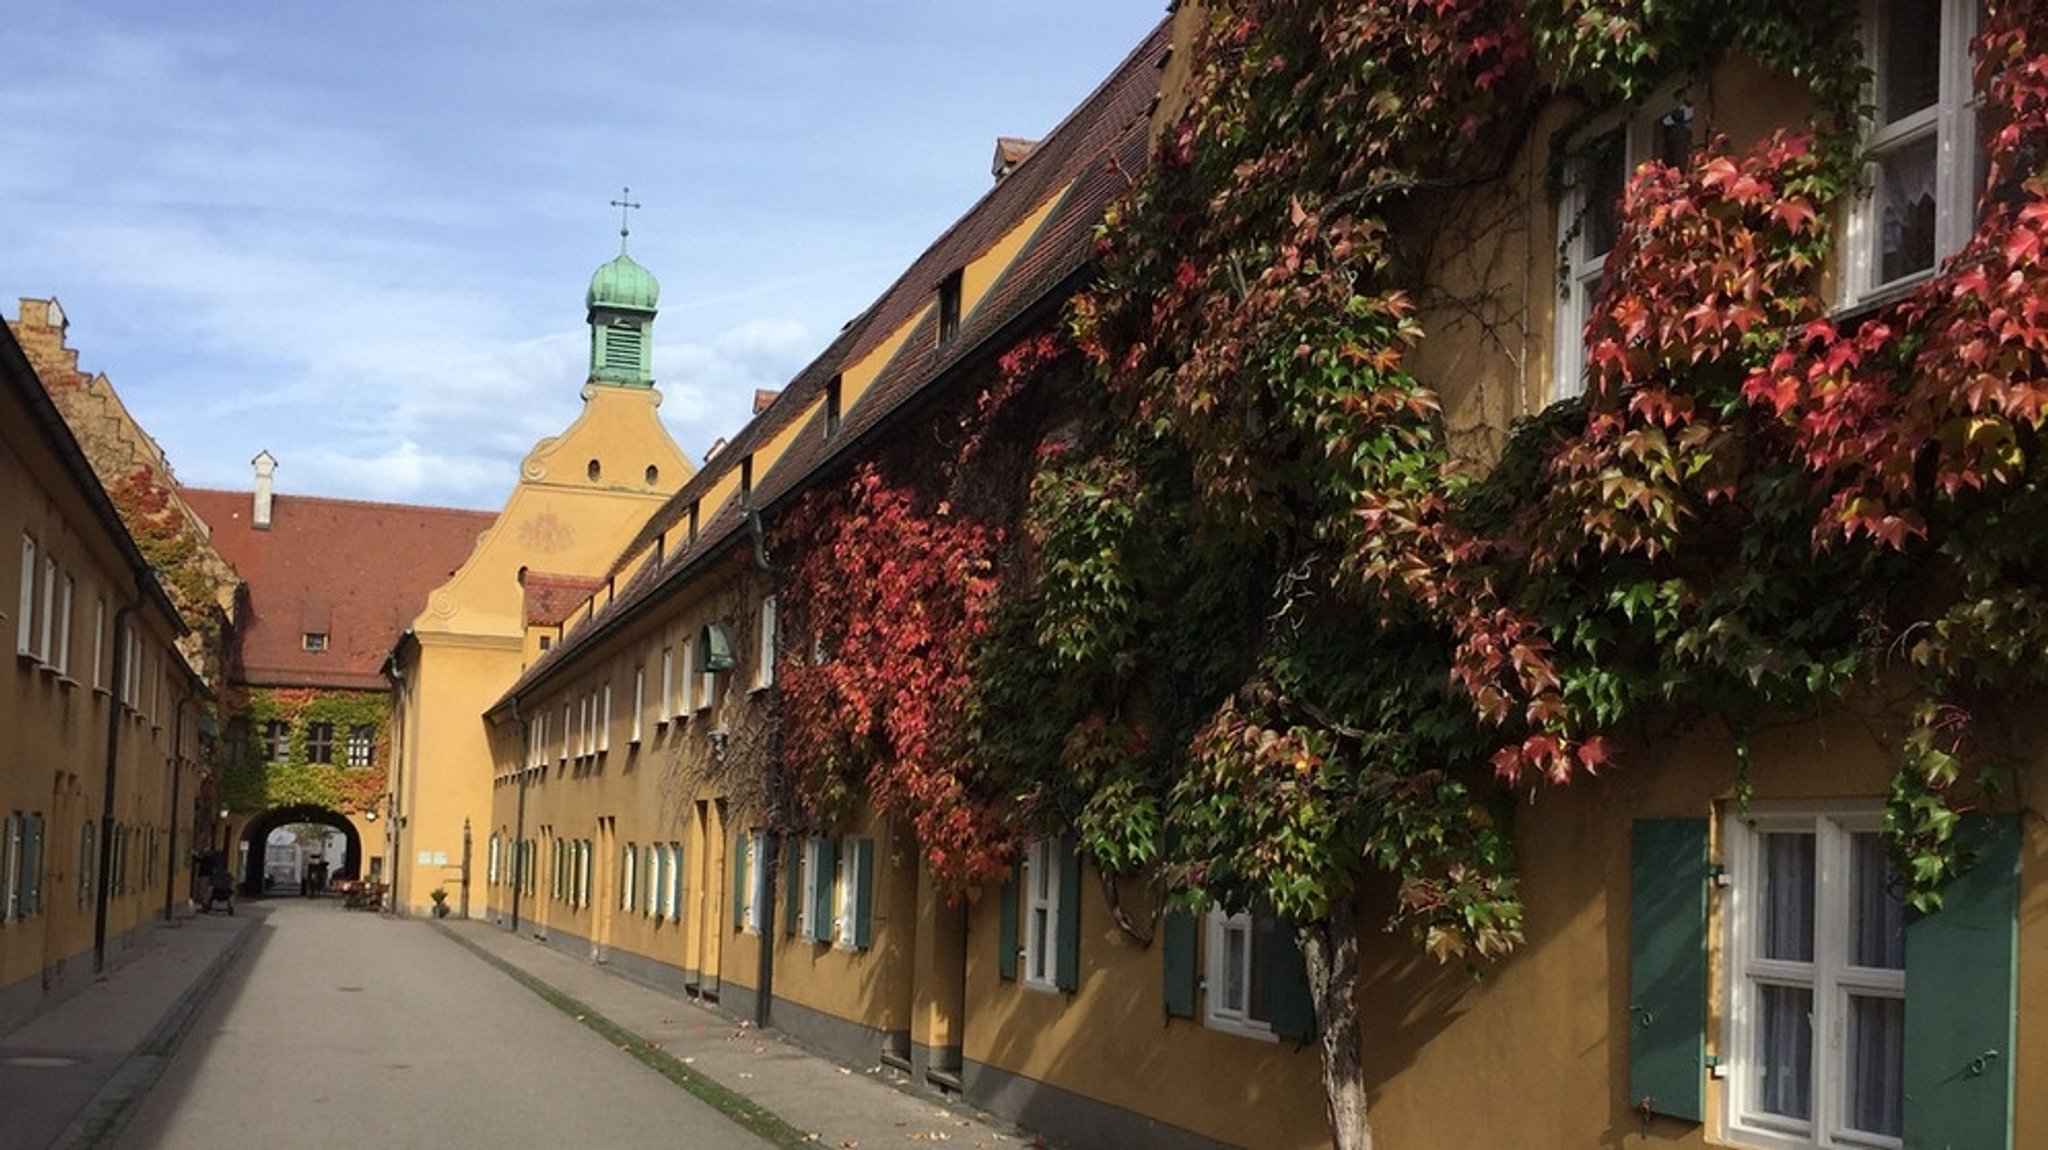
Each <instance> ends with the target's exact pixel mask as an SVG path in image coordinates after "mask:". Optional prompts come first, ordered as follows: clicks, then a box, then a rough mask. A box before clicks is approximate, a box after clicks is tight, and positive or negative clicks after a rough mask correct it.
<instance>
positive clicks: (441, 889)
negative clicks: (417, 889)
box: [427, 886, 448, 918]
mask: <svg viewBox="0 0 2048 1150" xmlns="http://www.w3.org/2000/svg"><path fill="white" fill-rule="evenodd" d="M427 897H428V898H430V899H433V900H434V917H435V918H447V917H448V888H447V887H445V886H437V887H435V888H434V889H433V890H430V891H428V892H427Z"/></svg>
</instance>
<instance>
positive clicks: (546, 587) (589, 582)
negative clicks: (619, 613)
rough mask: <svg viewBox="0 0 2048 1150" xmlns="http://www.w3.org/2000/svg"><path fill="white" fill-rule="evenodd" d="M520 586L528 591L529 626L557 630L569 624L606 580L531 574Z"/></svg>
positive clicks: (576, 576) (539, 573) (528, 573)
mask: <svg viewBox="0 0 2048 1150" xmlns="http://www.w3.org/2000/svg"><path fill="white" fill-rule="evenodd" d="M520 586H521V587H522V588H524V589H525V591H526V625H527V626H529V627H554V626H558V625H560V624H561V623H563V622H564V621H566V620H567V619H568V618H569V616H570V615H571V614H573V613H574V612H575V610H576V608H578V607H581V606H583V601H584V600H586V599H588V598H590V595H591V592H593V591H596V590H597V589H598V588H599V587H602V586H604V580H602V579H598V578H593V577H590V576H584V575H549V574H545V573H543V572H539V571H528V572H527V573H526V580H525V582H523V583H521V584H520Z"/></svg>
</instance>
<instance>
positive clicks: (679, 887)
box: [661, 843, 683, 922]
mask: <svg viewBox="0 0 2048 1150" xmlns="http://www.w3.org/2000/svg"><path fill="white" fill-rule="evenodd" d="M662 850H663V852H664V855H665V857H666V859H667V861H666V862H665V863H664V865H663V866H662V868H661V909H662V912H663V913H664V914H665V915H667V916H668V920H669V921H670V922H681V921H683V911H682V902H683V900H682V891H683V844H681V843H670V844H668V845H667V846H665V847H663V848H662Z"/></svg>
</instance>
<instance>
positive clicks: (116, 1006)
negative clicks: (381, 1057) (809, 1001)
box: [0, 902, 1043, 1150]
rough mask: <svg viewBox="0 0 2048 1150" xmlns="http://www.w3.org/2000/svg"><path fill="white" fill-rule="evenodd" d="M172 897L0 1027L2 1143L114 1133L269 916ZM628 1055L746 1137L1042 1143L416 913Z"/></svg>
mask: <svg viewBox="0 0 2048 1150" xmlns="http://www.w3.org/2000/svg"><path fill="white" fill-rule="evenodd" d="M241 910H242V913H241V914H240V915H238V916H235V917H232V918H230V917H227V916H222V915H212V916H208V915H194V914H192V913H191V911H190V910H189V909H187V908H185V907H180V908H179V910H178V913H177V915H176V917H175V918H174V919H173V920H172V921H171V922H169V923H164V922H152V923H150V924H148V925H146V926H144V927H141V928H139V930H140V934H139V935H138V936H137V937H136V938H135V939H134V941H133V944H132V945H130V946H125V947H123V948H122V949H121V951H120V953H119V955H118V961H111V960H113V959H114V958H115V956H113V955H110V967H111V969H110V970H109V971H108V973H107V975H106V977H104V978H101V979H98V980H95V981H93V982H92V983H90V984H88V985H87V986H85V987H84V988H82V989H81V990H79V991H78V992H77V993H75V994H73V995H72V996H71V997H69V998H67V999H65V1000H64V1001H62V1002H59V1003H58V1004H57V1005H55V1006H53V1007H51V1008H50V1009H48V1010H46V1011H44V1012H43V1013H41V1014H39V1015H37V1016H35V1017H34V1018H32V1019H30V1020H29V1021H28V1022H26V1023H24V1024H22V1025H21V1026H19V1027H18V1028H17V1029H15V1030H13V1031H10V1032H8V1033H6V1034H0V1116H4V1118H0V1145H4V1146H5V1147H6V1150H39V1148H43V1147H51V1148H61V1150H85V1148H89V1147H92V1146H95V1145H98V1144H100V1142H101V1140H102V1139H104V1138H105V1137H107V1136H109V1135H111V1134H112V1133H113V1132H115V1131H116V1130H117V1129H118V1126H119V1124H120V1122H121V1121H122V1120H123V1119H124V1118H125V1117H126V1114H127V1111H128V1109H129V1107H130V1106H131V1105H133V1104H134V1103H135V1102H136V1101H138V1100H139V1099H141V1098H142V1096H143V1095H145V1094H147V1093H148V1091H149V1088H150V1087H151V1086H152V1085H154V1084H155V1082H156V1080H157V1078H158V1076H159V1075H160V1074H161V1073H162V1071H163V1068H164V1065H165V1064H166V1063H167V1062H168V1061H169V1059H170V1058H171V1057H173V1056H174V1054H175V1052H176V1050H177V1047H178V1044H179V1042H180V1040H181V1039H183V1038H184V1036H185V1033H186V1031H187V1030H188V1029H190V1027H191V1025H192V1022H193V1020H194V1019H195V1018H197V1017H198V1016H199V1014H200V1013H201V1012H202V1011H203V1010H204V1009H205V1008H206V1005H207V998H208V996H209V995H211V994H212V992H213V990H214V988H215V987H216V986H217V985H218V984H219V983H220V981H221V979H222V977H223V975H224V974H225V973H226V971H227V970H228V968H229V967H230V966H231V965H232V964H233V962H234V961H235V959H236V958H237V956H239V955H240V954H241V953H242V951H243V950H244V949H245V948H246V947H247V945H248V943H249V940H250V939H251V938H252V937H253V935H254V933H255V931H256V929H257V928H258V927H259V926H260V924H261V923H262V922H263V920H264V919H265V918H266V917H267V916H266V915H265V914H264V913H263V908H262V904H261V903H260V902H252V903H248V904H244V905H243V907H242V908H241ZM420 925H421V926H422V928H427V927H431V928H433V929H438V930H439V931H440V932H441V933H443V934H444V935H446V936H447V937H448V938H450V939H451V940H453V941H454V942H456V943H459V944H461V945H462V946H464V947H466V948H468V949H469V950H470V951H472V952H473V953H475V954H476V955H477V956H479V957H480V958H482V959H484V960H485V961H487V962H489V963H491V964H492V965H494V966H497V967H498V968H499V969H500V970H502V971H504V972H505V973H506V974H507V975H508V976H510V977H512V978H515V979H517V980H519V981H520V982H522V983H524V984H525V985H526V986H527V987H529V988H530V989H532V990H534V992H535V993H537V994H540V995H541V996H542V997H543V998H546V999H548V1000H549V1001H551V1002H553V1003H555V1004H556V1005H557V1006H559V1007H561V1008H563V1009H564V1010H565V1011H567V1012H569V1013H570V1014H571V1015H572V1016H573V1017H574V1018H575V1019H576V1020H577V1021H578V1022H581V1023H583V1024H584V1025H585V1026H589V1027H591V1028H592V1029H595V1030H598V1031H599V1032H600V1033H604V1034H606V1035H607V1036H608V1037H611V1038H612V1039H613V1041H614V1043H615V1044H616V1045H618V1046H619V1047H620V1048H621V1057H633V1058H635V1059H637V1060H639V1061H640V1062H642V1063H644V1064H646V1065H647V1066H649V1067H650V1068H651V1069H652V1070H654V1071H655V1072H657V1073H661V1074H663V1075H664V1076H665V1077H667V1078H669V1079H670V1080H671V1081H673V1082H676V1083H677V1088H678V1089H689V1090H690V1091H691V1092H692V1093H694V1094H696V1095H697V1096H698V1097H700V1098H704V1099H706V1100H707V1101H709V1102H710V1103H711V1104H712V1105H713V1106H715V1107H717V1108H718V1109H720V1110H722V1111H724V1112H725V1113H726V1114H727V1115H728V1116H730V1117H732V1118H733V1120H734V1121H735V1122H738V1123H740V1124H741V1125H744V1126H748V1127H750V1128H752V1129H754V1130H755V1131H756V1132H758V1133H760V1134H761V1136H762V1137H763V1138H764V1139H765V1140H766V1142H767V1144H771V1145H784V1146H821V1147H827V1148H836V1150H861V1148H866V1150H876V1148H878V1147H884V1146H888V1147H894V1146H901V1145H903V1144H905V1143H926V1142H942V1143H945V1144H947V1145H948V1146H953V1147H960V1148H962V1150H996V1148H1000V1147H1010V1148H1015V1147H1033V1146H1041V1145H1043V1144H1042V1143H1040V1142H1038V1140H1036V1139H1035V1138H1033V1137H1031V1136H1030V1135H1028V1134H1024V1133H1020V1132H1019V1131H1017V1130H1016V1129H1015V1128H1013V1127H1010V1126H1007V1125H1005V1124H1003V1123H1002V1122H1000V1121H999V1120H996V1119H992V1118H989V1117H987V1116H985V1115H980V1114H976V1113H973V1112H971V1111H969V1110H967V1109H966V1108H964V1107H960V1106H957V1105H950V1104H948V1103H945V1102H943V1101H941V1100H939V1099H936V1098H929V1097H923V1096H919V1095H915V1094H912V1093H910V1092H909V1090H908V1089H907V1088H906V1087H905V1086H904V1085H903V1084H902V1081H901V1079H900V1077H899V1076H898V1075H897V1074H896V1073H895V1072H894V1071H892V1070H889V1069H887V1068H884V1067H881V1066H864V1067H863V1066H842V1065H839V1064H837V1063H835V1062H833V1061H831V1060H829V1059H827V1058H823V1057H821V1056H818V1055H816V1054H813V1053H811V1052H810V1051H808V1050H805V1049H804V1048H802V1047H800V1046H798V1045H797V1044H796V1043H794V1042H792V1041H790V1040H788V1039H786V1038H784V1037H782V1036H781V1035H779V1034H777V1033H775V1032H774V1031H767V1032H757V1031H755V1030H754V1029H753V1028H752V1027H751V1026H749V1025H747V1024H745V1023H742V1022H740V1021H739V1020H737V1019H735V1018H732V1017H731V1016H729V1015H725V1014H721V1013H719V1012H718V1011H716V1010H713V1009H711V1008H708V1007H705V1006H702V1005H699V1004H697V1003H694V1002H691V1001H688V1000H686V999H682V998H678V997H675V996H674V995H671V994H668V993H665V992H663V991H659V990H655V989H653V988H651V987H648V986H645V985H642V984H641V983H638V982H635V981H633V980H631V979H628V978H625V977H623V976H621V975H617V974H614V973H612V972H611V971H609V970H607V969H605V968H603V967H600V966H596V965H594V964H591V963H588V962H584V961H581V960H579V959H576V958H573V957H571V956H569V955H566V954H563V953H561V952H559V951H555V950H552V949H549V948H548V947H546V946H544V945H541V944H540V943H537V942H533V941H531V940H528V939H522V938H519V937H516V936H514V935H512V934H510V933H508V932H506V931H504V930H501V929H499V928H498V927H496V926H493V925H491V924H488V923H484V922H477V921H447V922H438V923H434V922H423V923H421V924H420Z"/></svg>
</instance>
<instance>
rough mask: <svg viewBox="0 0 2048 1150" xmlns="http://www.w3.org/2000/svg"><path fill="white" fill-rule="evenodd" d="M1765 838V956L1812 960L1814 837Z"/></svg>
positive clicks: (1783, 836)
mask: <svg viewBox="0 0 2048 1150" xmlns="http://www.w3.org/2000/svg"><path fill="white" fill-rule="evenodd" d="M1763 840H1764V905H1763V920H1764V936H1763V938H1762V940H1761V942H1762V949H1761V951H1760V953H1761V955H1762V956H1763V957H1764V958H1775V959H1782V960H1784V961H1787V962H1812V961H1813V880H1814V867H1813V842H1814V840H1813V836H1812V835H1810V834H1767V835H1765V836H1763Z"/></svg>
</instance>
